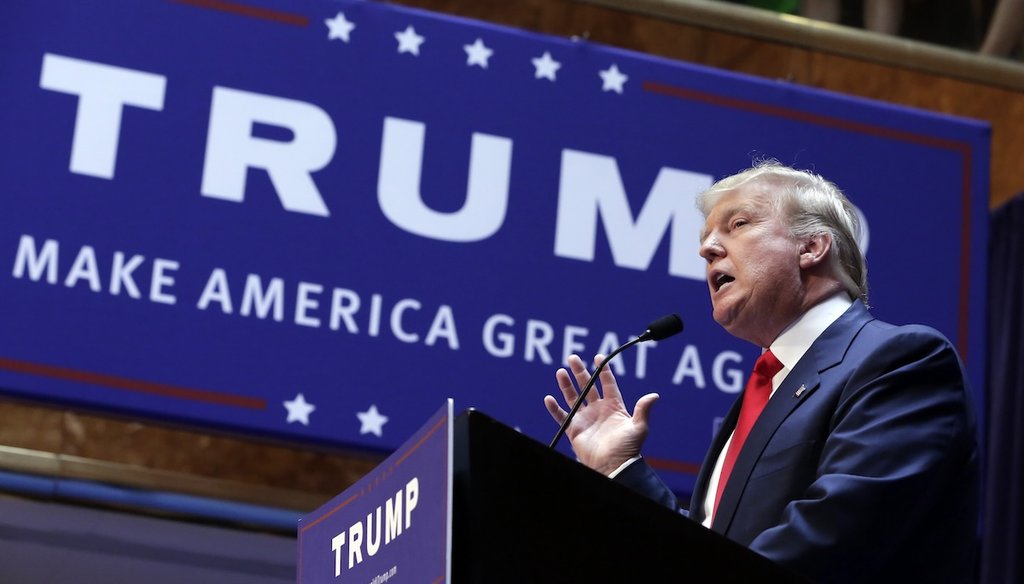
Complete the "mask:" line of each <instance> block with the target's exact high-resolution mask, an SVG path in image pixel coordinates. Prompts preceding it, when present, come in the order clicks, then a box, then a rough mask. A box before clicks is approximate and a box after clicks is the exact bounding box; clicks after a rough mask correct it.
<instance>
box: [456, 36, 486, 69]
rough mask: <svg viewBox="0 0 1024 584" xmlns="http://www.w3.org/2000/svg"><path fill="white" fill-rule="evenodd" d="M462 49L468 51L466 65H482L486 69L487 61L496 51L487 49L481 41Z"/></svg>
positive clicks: (463, 46) (477, 40) (478, 40)
mask: <svg viewBox="0 0 1024 584" xmlns="http://www.w3.org/2000/svg"><path fill="white" fill-rule="evenodd" d="M462 48H463V49H465V50H466V65H480V66H481V67H483V68H484V69H486V68H487V59H490V58H491V55H493V54H494V50H493V49H489V48H487V45H485V44H484V41H482V40H480V39H476V42H475V43H473V44H471V45H462Z"/></svg>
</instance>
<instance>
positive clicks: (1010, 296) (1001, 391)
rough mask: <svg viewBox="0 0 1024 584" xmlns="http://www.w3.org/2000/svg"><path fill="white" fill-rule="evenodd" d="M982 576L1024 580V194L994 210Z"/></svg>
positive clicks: (993, 583)
mask: <svg viewBox="0 0 1024 584" xmlns="http://www.w3.org/2000/svg"><path fill="white" fill-rule="evenodd" d="M988 274H989V276H988V372H987V376H988V384H987V385H988V436H987V437H986V440H985V442H986V443H987V449H986V450H987V458H986V464H985V468H986V471H985V481H984V484H985V487H984V494H985V496H984V522H983V527H982V540H981V541H982V553H981V574H980V582H983V583H984V584H997V583H1003V582H1005V583H1006V584H1018V583H1020V582H1024V570H1022V569H1021V568H1022V562H1021V558H1022V556H1024V541H1021V527H1022V525H1024V393H1022V388H1024V345H1022V342H1021V339H1022V335H1021V331H1024V193H1020V194H1018V195H1017V196H1016V197H1015V198H1013V199H1011V200H1010V201H1009V202H1007V203H1005V204H1004V205H1002V206H1001V207H999V208H997V209H996V210H995V211H993V212H992V216H991V224H990V231H989V265H988Z"/></svg>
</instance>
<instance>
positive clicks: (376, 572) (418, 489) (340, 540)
mask: <svg viewBox="0 0 1024 584" xmlns="http://www.w3.org/2000/svg"><path fill="white" fill-rule="evenodd" d="M453 417H454V404H453V403H452V401H451V400H446V402H445V405H443V406H442V407H441V409H439V410H438V411H437V413H436V414H434V415H433V416H431V417H430V419H428V420H427V422H426V423H424V424H423V426H422V427H421V428H420V429H419V430H418V431H417V432H416V433H414V434H413V435H412V436H410V437H409V438H408V439H407V440H406V441H405V443H404V444H402V446H401V447H399V448H398V449H397V450H396V451H395V452H393V453H392V454H391V456H389V457H388V458H387V460H385V461H384V462H382V463H381V464H380V465H378V466H377V468H375V469H374V470H373V472H371V473H370V474H368V475H366V476H364V477H363V478H361V479H360V480H359V481H357V482H356V483H355V484H353V485H352V486H350V487H349V488H347V489H345V490H344V491H343V492H342V493H340V494H338V495H337V496H336V497H334V498H333V499H331V500H330V501H328V502H327V503H324V504H323V505H322V506H320V508H319V509H316V510H315V511H313V512H312V513H310V514H309V515H306V516H304V517H302V518H301V519H299V525H298V564H297V568H296V580H295V581H296V582H297V583H298V584H320V583H327V582H339V581H340V582H370V583H371V584H384V583H385V582H387V581H388V580H390V579H391V578H395V580H405V581H408V580H409V576H408V575H409V574H412V575H413V581H417V582H450V581H451V557H452V457H453V452H452V447H453V444H452V432H453V428H452V422H453Z"/></svg>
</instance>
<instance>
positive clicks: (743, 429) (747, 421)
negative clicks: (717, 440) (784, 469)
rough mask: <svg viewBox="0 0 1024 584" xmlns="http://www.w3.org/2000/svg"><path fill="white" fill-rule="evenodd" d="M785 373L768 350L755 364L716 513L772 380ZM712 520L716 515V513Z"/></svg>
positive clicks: (727, 455) (720, 482) (724, 468)
mask: <svg viewBox="0 0 1024 584" xmlns="http://www.w3.org/2000/svg"><path fill="white" fill-rule="evenodd" d="M781 370H782V363H780V362H779V360H778V359H777V358H776V357H775V355H773V354H772V352H771V351H765V352H764V353H762V354H761V356H760V357H758V358H757V362H756V363H754V372H753V373H752V374H751V375H750V379H748V380H747V388H746V390H744V392H743V405H742V406H740V417H739V420H737V421H736V429H735V430H734V431H733V434H732V441H731V442H730V443H729V451H728V452H726V453H725V461H724V462H723V463H722V474H721V476H719V477H718V491H717V492H716V493H715V507H714V511H713V512H717V511H718V502H719V500H721V498H722V491H724V490H725V483H726V482H728V480H729V474H730V473H731V472H732V467H733V464H735V463H736V458H737V457H739V455H740V450H741V449H742V448H743V442H744V441H745V440H746V439H747V434H750V429H751V428H752V427H753V426H754V422H755V421H757V417H758V416H760V415H761V410H763V409H764V406H765V404H766V403H768V398H769V397H770V396H771V394H772V377H775V374H776V373H778V372H779V371H781ZM712 517H714V515H713V514H712Z"/></svg>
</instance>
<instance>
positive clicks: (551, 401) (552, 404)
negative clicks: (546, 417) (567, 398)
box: [544, 395, 569, 424]
mask: <svg viewBox="0 0 1024 584" xmlns="http://www.w3.org/2000/svg"><path fill="white" fill-rule="evenodd" d="M544 407H546V408H547V410H548V413H549V414H551V417H552V418H554V419H555V422H557V423H558V424H561V423H562V422H564V421H565V418H566V417H567V416H568V415H569V412H567V411H565V410H563V409H562V407H561V406H559V405H558V400H557V399H555V398H554V397H553V396H550V395H546V396H544Z"/></svg>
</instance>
